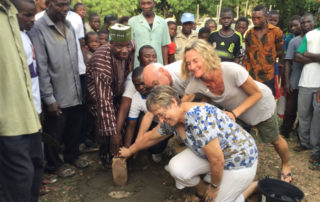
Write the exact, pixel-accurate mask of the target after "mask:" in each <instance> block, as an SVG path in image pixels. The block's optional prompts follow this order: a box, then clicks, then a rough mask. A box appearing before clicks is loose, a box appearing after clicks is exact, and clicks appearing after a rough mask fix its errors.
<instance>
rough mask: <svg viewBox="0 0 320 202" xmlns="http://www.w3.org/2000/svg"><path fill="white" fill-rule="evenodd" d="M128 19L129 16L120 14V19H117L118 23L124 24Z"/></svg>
mask: <svg viewBox="0 0 320 202" xmlns="http://www.w3.org/2000/svg"><path fill="white" fill-rule="evenodd" d="M129 19H130V17H129V16H122V17H121V18H120V19H119V23H120V24H124V23H125V22H128V21H129Z"/></svg>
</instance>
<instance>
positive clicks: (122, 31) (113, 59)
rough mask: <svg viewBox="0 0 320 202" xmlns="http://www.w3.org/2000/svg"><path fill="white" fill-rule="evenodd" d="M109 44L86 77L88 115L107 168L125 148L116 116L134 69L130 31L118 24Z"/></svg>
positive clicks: (92, 61)
mask: <svg viewBox="0 0 320 202" xmlns="http://www.w3.org/2000/svg"><path fill="white" fill-rule="evenodd" d="M110 37H111V40H110V43H107V44H105V45H103V46H101V47H100V48H99V49H98V50H97V51H96V52H95V53H94V54H93V56H92V58H91V60H90V61H89V64H88V69H87V73H86V77H87V90H88V107H89V111H90V112H91V113H92V115H93V116H94V118H95V123H96V127H97V131H98V142H99V143H100V145H101V146H100V158H101V160H102V163H103V164H104V165H106V164H108V163H110V160H111V156H112V155H115V154H117V152H118V150H119V147H120V146H121V145H122V138H121V134H119V133H117V123H116V114H117V111H118V108H119V103H120V99H121V95H122V93H123V89H124V81H125V78H126V76H127V74H128V73H129V67H130V65H132V64H131V63H132V62H133V61H132V57H131V56H132V54H134V53H133V51H132V48H133V44H132V42H131V28H130V27H128V26H124V25H121V24H115V25H114V26H112V27H111V28H110Z"/></svg>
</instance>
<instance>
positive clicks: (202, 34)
mask: <svg viewBox="0 0 320 202" xmlns="http://www.w3.org/2000/svg"><path fill="white" fill-rule="evenodd" d="M209 36H210V29H209V28H207V27H202V28H201V29H200V30H199V33H198V38H199V39H203V40H205V41H208V42H209Z"/></svg>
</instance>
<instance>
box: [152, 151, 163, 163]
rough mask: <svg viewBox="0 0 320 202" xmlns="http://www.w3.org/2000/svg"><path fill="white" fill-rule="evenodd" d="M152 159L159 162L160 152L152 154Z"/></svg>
mask: <svg viewBox="0 0 320 202" xmlns="http://www.w3.org/2000/svg"><path fill="white" fill-rule="evenodd" d="M152 160H153V161H154V162H155V163H159V162H160V161H161V160H162V153H160V154H152Z"/></svg>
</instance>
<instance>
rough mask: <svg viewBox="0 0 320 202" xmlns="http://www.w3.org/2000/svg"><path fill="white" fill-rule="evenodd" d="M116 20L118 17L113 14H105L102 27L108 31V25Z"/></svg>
mask: <svg viewBox="0 0 320 202" xmlns="http://www.w3.org/2000/svg"><path fill="white" fill-rule="evenodd" d="M117 22H118V18H117V17H116V16H113V15H106V16H105V17H104V19H103V23H104V29H105V30H107V31H109V27H110V26H111V25H114V24H116V23H117Z"/></svg>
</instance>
